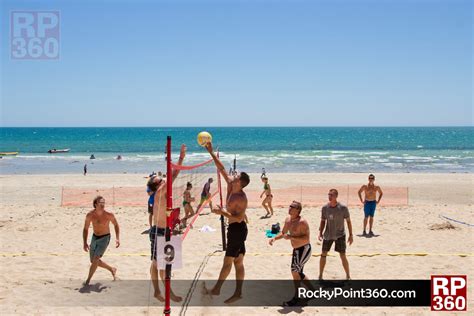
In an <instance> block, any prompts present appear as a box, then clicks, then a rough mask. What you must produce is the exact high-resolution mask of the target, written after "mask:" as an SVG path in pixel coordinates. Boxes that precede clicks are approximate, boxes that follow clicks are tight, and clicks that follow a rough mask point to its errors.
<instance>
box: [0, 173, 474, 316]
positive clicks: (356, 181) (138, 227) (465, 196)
mask: <svg viewBox="0 0 474 316" xmlns="http://www.w3.org/2000/svg"><path fill="white" fill-rule="evenodd" d="M472 180H473V177H472V174H446V173H443V174H424V173H416V174H415V173H403V174H396V173H389V174H377V184H378V185H380V186H381V187H382V189H383V188H384V186H387V187H389V186H393V187H406V188H408V191H409V199H408V203H407V204H406V205H399V206H396V205H386V206H384V205H382V206H380V207H379V208H378V209H377V212H376V216H375V224H374V231H375V233H376V234H377V235H378V236H377V237H376V238H363V237H360V236H357V235H360V234H361V232H362V220H363V211H362V208H361V206H360V205H357V204H354V205H350V208H349V210H350V214H351V219H352V223H353V227H354V235H355V240H354V244H353V245H352V246H350V247H349V248H348V251H347V254H348V256H349V263H350V268H351V274H352V278H353V279H425V280H426V279H429V278H430V275H432V274H465V275H467V278H468V280H470V279H472V278H473V277H474V268H473V267H474V257H473V255H474V228H473V227H471V226H468V225H464V224H460V223H457V222H453V221H447V220H446V219H445V218H442V217H441V216H446V217H449V218H452V219H456V220H458V221H460V222H465V223H470V224H473V223H474V211H473V207H472V203H473V189H474V185H473V181H472ZM145 181H146V180H145V179H144V175H142V174H100V175H99V174H90V175H87V176H85V177H84V176H82V175H3V176H1V177H0V184H1V200H2V203H1V206H0V243H1V245H2V246H1V254H0V267H1V268H0V269H1V272H2V273H1V276H0V303H1V305H2V314H31V313H40V314H53V313H54V314H57V313H61V314H81V313H82V314H84V313H98V314H99V313H100V314H103V313H117V314H119V315H124V314H128V315H130V314H137V315H138V314H141V315H143V314H151V313H153V314H158V313H161V311H162V307H161V306H160V305H159V304H158V302H157V301H155V300H152V299H147V298H145V299H144V302H145V305H141V306H137V305H138V304H135V306H134V305H133V304H130V305H129V306H127V305H126V304H127V303H126V298H127V296H128V295H130V293H122V294H121V295H117V292H120V289H121V288H120V284H121V283H124V282H128V281H136V282H137V285H136V286H139V285H138V284H142V285H143V286H145V287H146V288H147V289H146V291H148V288H149V286H150V282H149V281H148V280H149V264H150V261H149V247H150V245H149V241H148V236H147V235H141V232H142V231H143V230H145V229H147V225H148V224H147V222H148V215H147V212H146V207H145V206H146V199H147V197H146V194H145V192H143V207H135V206H114V207H111V206H108V207H107V206H106V209H108V210H109V211H112V212H113V213H114V214H115V215H116V217H117V220H118V222H119V224H120V226H121V246H120V248H118V249H117V248H115V247H114V246H113V245H114V243H113V242H111V244H110V245H109V248H108V250H107V252H106V254H105V256H104V258H103V259H104V260H105V261H106V262H108V263H109V264H111V265H113V266H116V267H117V268H118V277H119V280H118V281H116V282H112V280H111V276H110V274H109V273H108V272H107V271H105V270H101V269H99V270H98V271H97V272H96V274H95V276H94V278H93V283H94V282H100V283H101V284H102V285H103V286H104V287H105V288H104V289H99V290H97V291H96V292H94V291H92V292H90V293H80V291H79V289H80V288H81V283H82V282H83V281H84V279H85V277H86V276H87V271H88V268H89V256H88V254H87V253H85V252H84V251H83V250H82V228H83V224H84V217H85V214H86V213H87V212H88V211H89V210H90V209H91V207H61V194H62V188H63V187H68V188H74V187H77V188H84V187H87V188H108V187H112V186H123V187H127V186H130V187H143V191H144V189H145ZM365 181H366V174H350V173H342V174H338V173H334V174H329V173H305V174H289V173H285V174H271V175H270V183H271V185H272V188H274V189H275V190H284V189H285V188H289V187H294V186H318V187H326V186H327V187H332V186H338V185H341V186H344V185H354V186H358V185H361V184H364V183H365ZM261 187H262V184H261V182H260V179H259V175H257V174H251V184H250V185H249V187H248V190H249V191H254V192H257V191H260V190H261ZM386 198H389V197H388V196H387V197H386ZM252 199H254V200H255V197H253V196H252ZM293 199H296V200H298V199H299V197H298V196H295V197H294V198H293ZM106 202H107V201H106ZM257 202H258V201H253V200H252V203H251V206H252V208H250V209H248V211H247V214H248V217H249V220H250V224H249V235H248V238H247V243H246V245H247V255H246V257H245V266H246V278H247V279H290V278H291V274H290V269H289V266H290V259H291V256H290V255H289V254H290V252H291V247H290V244H289V242H287V241H284V240H281V241H278V242H277V243H276V244H275V245H274V246H273V247H270V246H269V245H268V240H267V238H266V237H265V234H264V231H265V229H269V228H270V226H271V224H274V223H276V222H279V223H283V222H284V219H285V217H286V216H287V211H288V210H287V207H276V208H275V215H274V216H273V217H272V218H268V219H260V217H261V216H262V215H264V214H265V211H264V210H263V208H261V207H256V206H257V205H258V203H257ZM287 202H288V204H289V203H290V202H291V200H288V201H287ZM325 202H326V201H325V200H321V201H320V205H322V204H324V203H325ZM303 203H304V201H303ZM320 210H321V208H320V206H317V205H311V206H307V207H305V208H304V209H303V212H302V216H303V217H305V218H307V220H308V221H309V223H310V228H311V242H312V245H313V257H312V258H311V259H310V261H309V262H308V264H307V265H306V267H305V273H306V274H307V275H308V276H309V277H310V278H316V277H317V275H318V265H319V257H317V254H318V253H319V252H320V249H321V245H320V243H319V242H318V241H317V228H318V226H319V219H320ZM204 213H205V214H208V213H209V212H208V211H207V210H205V211H204ZM447 223H450V224H451V225H452V226H451V228H449V227H450V225H448V224H447ZM203 225H209V226H211V227H213V228H216V229H217V230H216V231H215V232H211V233H202V232H200V231H199V228H201V227H202V226H203ZM111 231H112V228H111ZM90 233H91V231H90ZM112 234H113V233H112ZM89 238H90V237H89ZM114 238H115V237H114V236H113V238H112V241H113V240H114ZM220 242H221V241H220V231H219V221H218V216H216V215H214V214H208V215H204V216H200V217H199V218H198V219H197V221H196V222H195V225H194V229H192V230H191V231H190V233H189V234H188V236H187V237H186V239H185V240H184V242H183V254H182V257H183V269H180V270H175V271H173V278H176V279H182V280H192V279H193V278H195V277H196V275H197V272H198V271H199V273H200V274H199V278H200V279H212V280H215V279H217V276H218V273H219V270H220V267H221V264H222V254H221V253H216V254H215V255H213V256H209V254H212V253H213V252H214V251H216V250H218V249H220V247H221V246H220ZM331 254H332V255H333V256H330V257H329V258H328V262H327V265H326V272H325V274H326V275H325V277H326V278H327V279H341V278H343V277H344V273H343V270H342V267H341V264H340V260H339V258H338V257H336V256H334V252H333V251H332V252H331ZM364 255H365V256H364ZM367 255H370V256H367ZM233 278H234V273H233V272H231V274H230V277H229V279H230V280H232V279H233ZM140 280H141V281H140ZM229 283H232V284H231V285H232V287H233V281H230V282H229ZM468 284H469V283H468ZM114 291H115V292H114ZM244 291H245V288H244ZM198 292H199V291H195V292H194V294H193V295H195V296H196V297H197V296H199V295H200V294H199V293H198ZM119 294H120V293H119ZM179 294H183V295H184V294H185V293H179ZM473 294H474V293H473V290H472V287H470V286H468V307H467V308H468V310H470V309H471V308H472V306H473V303H474V301H473V297H474V296H473ZM244 295H245V292H244ZM225 298H226V297H225V296H224V295H222V296H221V297H218V298H216V299H218V300H222V301H223V300H224V299H225ZM90 300H92V301H94V302H97V301H100V302H102V303H101V304H97V305H99V306H92V305H88V301H90ZM113 300H115V301H113ZM71 302H74V303H71ZM124 302H125V303H124ZM120 305H125V306H120ZM291 311H292V310H291V309H283V308H276V307H268V308H267V307H257V308H255V307H212V308H211V307H193V306H188V307H187V308H184V307H181V306H176V307H173V309H172V313H173V314H177V313H178V312H180V313H181V314H187V315H195V314H203V313H206V314H207V315H209V314H211V315H212V314H216V315H217V314H222V313H224V312H225V313H226V314H229V315H234V314H235V315H237V314H242V313H245V314H260V315H268V314H286V313H289V312H291ZM295 312H297V313H301V314H313V313H318V314H335V313H344V314H347V313H357V314H359V313H367V314H401V313H403V314H405V313H414V314H424V313H426V314H427V313H429V308H428V307H426V308H421V307H418V308H407V307H404V308H397V307H392V308H386V307H383V308H382V307H380V308H363V307H303V308H300V309H296V310H295Z"/></svg>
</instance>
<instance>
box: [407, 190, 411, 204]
mask: <svg viewBox="0 0 474 316" xmlns="http://www.w3.org/2000/svg"><path fill="white" fill-rule="evenodd" d="M408 192H409V191H408V187H407V206H408V205H410V200H409V199H408V197H409V195H408Z"/></svg>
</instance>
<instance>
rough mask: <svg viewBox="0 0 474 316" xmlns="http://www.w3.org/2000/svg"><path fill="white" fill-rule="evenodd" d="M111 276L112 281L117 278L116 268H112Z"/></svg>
mask: <svg viewBox="0 0 474 316" xmlns="http://www.w3.org/2000/svg"><path fill="white" fill-rule="evenodd" d="M112 276H113V277H114V281H115V280H117V268H112Z"/></svg>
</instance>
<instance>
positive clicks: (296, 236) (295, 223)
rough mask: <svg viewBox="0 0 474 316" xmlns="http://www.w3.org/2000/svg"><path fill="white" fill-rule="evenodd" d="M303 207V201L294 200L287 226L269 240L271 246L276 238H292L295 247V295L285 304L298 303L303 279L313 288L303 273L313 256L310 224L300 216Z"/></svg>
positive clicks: (292, 269) (292, 262)
mask: <svg viewBox="0 0 474 316" xmlns="http://www.w3.org/2000/svg"><path fill="white" fill-rule="evenodd" d="M301 209H302V206H301V203H300V202H297V201H293V202H292V203H291V205H290V209H289V210H288V214H289V215H290V216H289V217H287V218H286V220H285V226H283V229H282V231H281V233H280V234H278V235H277V236H275V237H274V238H272V239H270V241H269V244H270V246H273V243H274V242H275V240H279V239H282V238H284V239H288V240H290V241H291V246H292V247H293V256H292V258H291V274H292V276H293V281H294V284H295V295H294V296H293V298H292V299H291V300H289V301H288V302H285V303H284V304H283V305H284V306H295V305H297V304H298V302H299V301H298V296H297V291H298V287H299V286H300V283H301V281H302V280H303V282H304V283H305V284H306V285H307V286H309V288H310V289H311V288H312V286H311V284H310V283H309V279H308V277H307V276H306V275H305V274H304V273H303V268H304V265H305V264H306V262H308V260H309V259H310V258H311V244H310V241H309V225H308V222H307V221H306V219H303V218H302V217H301V216H300V214H301Z"/></svg>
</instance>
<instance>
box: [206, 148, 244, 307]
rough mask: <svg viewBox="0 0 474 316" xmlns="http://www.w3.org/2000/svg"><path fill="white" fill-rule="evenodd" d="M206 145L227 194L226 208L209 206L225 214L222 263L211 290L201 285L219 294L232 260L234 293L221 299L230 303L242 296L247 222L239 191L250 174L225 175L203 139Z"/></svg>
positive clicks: (208, 292)
mask: <svg viewBox="0 0 474 316" xmlns="http://www.w3.org/2000/svg"><path fill="white" fill-rule="evenodd" d="M206 149H207V150H208V151H209V153H210V154H211V157H212V159H214V162H215V164H216V166H217V169H218V170H219V172H220V173H221V175H222V177H223V178H224V180H225V182H227V186H228V187H230V190H228V192H229V194H228V197H227V210H224V209H222V208H220V207H218V208H215V209H213V210H212V212H213V213H215V214H218V215H223V216H225V217H227V219H228V221H229V227H228V228H227V249H226V252H225V257H224V263H223V265H222V269H221V272H220V274H219V279H218V281H217V282H216V284H215V285H214V287H213V288H212V289H211V290H207V289H206V288H204V292H205V293H206V294H211V295H219V294H220V291H221V287H222V285H223V284H224V281H225V279H226V278H227V276H228V275H229V273H230V270H231V269H232V264H234V267H235V276H236V287H235V292H234V294H233V295H232V296H231V297H230V298H228V299H227V300H225V301H224V302H225V303H232V302H235V301H237V300H239V299H240V298H242V285H243V282H244V276H245V270H244V255H245V240H246V239H247V224H246V223H245V210H246V209H247V204H248V201H247V196H246V195H245V192H244V191H243V188H245V187H246V186H247V185H248V184H249V182H250V178H249V176H248V174H246V173H245V172H241V173H240V174H238V175H236V176H235V177H232V178H231V177H229V174H228V173H227V172H226V170H225V168H224V165H223V164H222V162H221V161H220V160H219V158H217V156H216V154H215V153H214V151H213V149H212V143H210V142H209V143H207V145H206Z"/></svg>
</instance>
